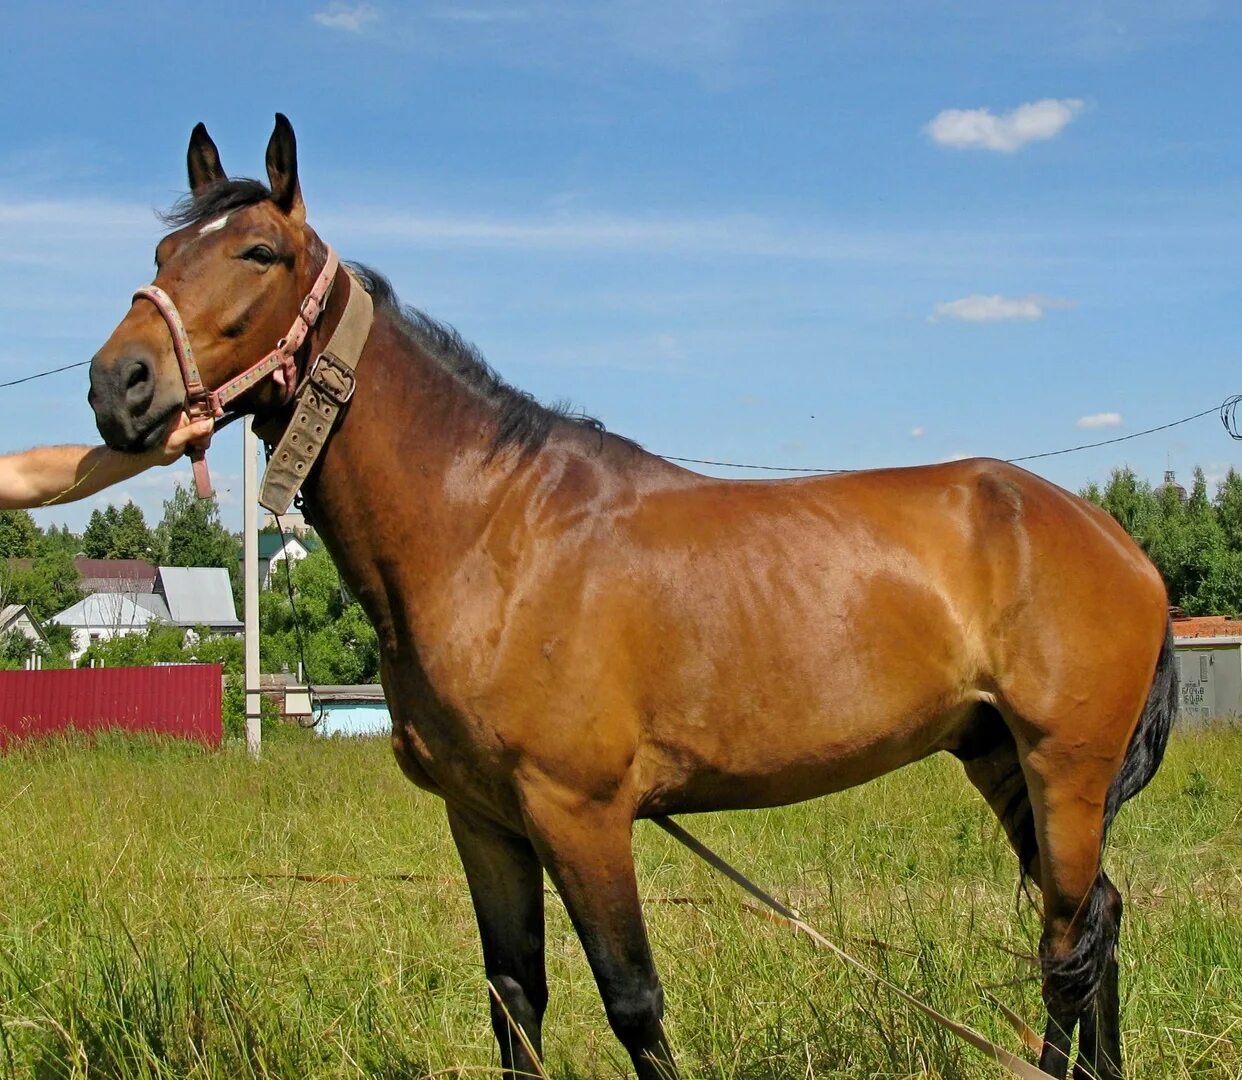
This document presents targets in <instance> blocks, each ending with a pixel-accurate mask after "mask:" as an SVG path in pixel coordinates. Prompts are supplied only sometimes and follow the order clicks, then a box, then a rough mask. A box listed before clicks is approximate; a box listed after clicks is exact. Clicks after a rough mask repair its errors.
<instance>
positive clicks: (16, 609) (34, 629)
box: [0, 604, 47, 645]
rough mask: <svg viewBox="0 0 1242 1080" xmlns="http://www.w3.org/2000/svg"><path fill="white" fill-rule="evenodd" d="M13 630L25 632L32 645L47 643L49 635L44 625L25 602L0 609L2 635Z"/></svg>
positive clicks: (0, 632) (0, 633)
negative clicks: (40, 623)
mask: <svg viewBox="0 0 1242 1080" xmlns="http://www.w3.org/2000/svg"><path fill="white" fill-rule="evenodd" d="M13 630H16V631H18V632H19V633H20V634H23V635H24V636H25V638H26V640H27V641H29V642H30V644H31V645H37V644H39V643H40V642H42V643H43V644H45V645H46V644H47V635H46V634H44V633H43V627H41V626H40V625H39V622H38V620H37V619H36V618H35V617H34V616H33V615H32V614H31V613H30V608H28V607H27V606H26V605H25V604H8V605H6V606H5V607H4V608H3V609H0V637H3V636H4V635H5V634H8V633H10V632H11V631H13Z"/></svg>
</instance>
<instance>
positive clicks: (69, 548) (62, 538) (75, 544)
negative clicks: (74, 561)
mask: <svg viewBox="0 0 1242 1080" xmlns="http://www.w3.org/2000/svg"><path fill="white" fill-rule="evenodd" d="M53 552H64V553H65V554H67V555H69V556H70V557H71V558H73V557H75V556H77V555H78V554H80V553H82V537H80V536H79V535H78V534H77V533H75V532H71V531H70V529H69V526H68V525H62V526H61V527H60V528H59V529H58V528H57V527H56V526H55V525H53V526H51V527H50V528H48V529H46V530H44V533H43V537H42V539H41V540H40V542H39V545H38V549H37V551H36V556H39V555H50V554H52V553H53Z"/></svg>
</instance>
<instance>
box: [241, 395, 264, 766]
mask: <svg viewBox="0 0 1242 1080" xmlns="http://www.w3.org/2000/svg"><path fill="white" fill-rule="evenodd" d="M253 424H254V418H253V417H250V416H247V417H246V431H245V435H244V437H243V439H242V448H243V449H242V452H243V454H244V455H245V458H246V460H245V469H244V471H243V477H244V479H243V483H242V500H243V504H244V507H243V513H242V562H243V579H244V587H245V594H246V601H245V608H246V612H245V616H246V750H247V751H248V752H249V753H250V756H251V757H252V758H255V759H256V760H257V759H258V757H259V753H260V750H261V748H262V742H263V728H262V707H261V702H262V698H261V696H260V694H259V439H258V436H257V435H255V433H254V426H253Z"/></svg>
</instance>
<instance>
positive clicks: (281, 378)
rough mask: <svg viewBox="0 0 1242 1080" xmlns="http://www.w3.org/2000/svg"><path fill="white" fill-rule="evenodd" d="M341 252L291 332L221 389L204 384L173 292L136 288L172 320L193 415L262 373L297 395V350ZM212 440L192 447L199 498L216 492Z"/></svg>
mask: <svg viewBox="0 0 1242 1080" xmlns="http://www.w3.org/2000/svg"><path fill="white" fill-rule="evenodd" d="M338 265H339V264H338V261H337V257H336V252H335V251H333V250H332V249H331V248H330V247H329V248H328V254H327V258H325V259H324V263H323V269H322V270H320V271H319V276H318V277H317V278H316V279H315V284H314V285H312V286H311V291H310V292H308V293H307V294H306V296H305V297H303V299H302V303H301V304H300V305H299V306H298V314H297V317H296V318H295V319H294V320H293V325H292V326H291V327H290V328H289V332H288V333H287V334H286V335H285V336H284V337H282V338H281V339H280V340H279V341H278V342H276V348H274V349H273V350H272V351H271V352H269V353H268V354H267V355H266V356H265V357H263V359H262V360H260V361H259V362H258V363H256V364H253V365H251V366H250V367H248V368H247V369H246V370H245V371H243V372H242V373H241V374H240V375H238V376H236V377H235V378H232V379H230V380H229V381H228V382H226V383H225V384H224V385H223V386H221V387H219V388H218V389H216V390H208V389H207V387H205V386H204V385H203V379H202V376H201V375H200V374H199V372H198V364H197V363H195V361H194V350H193V349H192V348H191V347H190V337H189V335H188V334H187V333H186V331H185V324H184V323H183V322H182V321H181V315H180V313H179V312H178V311H177V305H176V304H174V303H173V301H172V297H171V296H169V295H168V293H166V292H165V291H164V290H163V289H161V288H158V287H157V286H155V285H144V286H143V287H142V288H141V289H139V290H138V291H137V292H135V293H134V299H135V300H149V301H151V303H152V304H154V305H155V310H156V311H158V312H159V313H160V315H161V316H162V317H163V319H164V322H165V323H167V324H168V332H169V333H170V334H171V335H172V343H173V352H175V353H176V354H177V363H178V365H180V367H181V378H182V381H183V382H184V383H185V401H186V404H185V411H186V413H187V415H188V416H189V417H190V419H191V420H205V419H207V418H208V417H209V416H211V417H216V418H219V417H221V416H223V415H224V410H225V408H226V407H227V406H228V404H229V402H231V401H232V400H233V399H234V398H237V397H239V396H240V395H242V394H244V393H245V392H246V391H247V390H249V389H251V388H252V387H253V386H254V385H255V384H256V383H258V382H259V380H260V379H263V378H266V377H267V376H268V375H271V376H272V380H273V381H274V382H275V383H276V384H277V385H279V386H281V387H283V388H284V392H285V400H286V401H287V400H289V398H291V397H292V396H293V393H294V391H295V389H296V384H297V378H298V367H297V359H296V357H297V352H298V349H300V348H301V347H302V343H303V342H304V341H305V340H306V335H307V334H308V333H310V331H311V328H312V327H313V326H314V325H315V324H316V323H317V322H318V321H319V317H320V316H321V315H322V314H323V309H324V308H325V307H326V306H327V303H328V296H329V295H330V294H331V292H332V282H333V281H334V279H335V278H336V271H337V266H338ZM210 444H211V439H210V437H209V438H208V439H207V440H206V442H205V443H204V445H202V446H196V447H193V448H192V449H191V450H190V451H189V457H190V463H191V466H192V467H193V469H194V486H195V488H196V489H197V491H198V497H199V498H200V499H206V498H209V497H210V496H211V494H212V489H211V477H210V476H209V475H208V473H207V447H208V446H209V445H210Z"/></svg>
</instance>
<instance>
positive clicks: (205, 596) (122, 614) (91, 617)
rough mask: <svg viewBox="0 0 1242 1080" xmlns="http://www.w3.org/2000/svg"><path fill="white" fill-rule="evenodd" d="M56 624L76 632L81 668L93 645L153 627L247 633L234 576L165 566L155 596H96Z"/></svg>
mask: <svg viewBox="0 0 1242 1080" xmlns="http://www.w3.org/2000/svg"><path fill="white" fill-rule="evenodd" d="M52 621H53V622H56V623H59V624H60V625H61V626H68V627H69V628H70V629H71V630H72V631H73V648H72V649H71V650H70V658H71V659H72V660H73V661H74V662H75V663H76V662H77V660H78V659H79V658H80V657H81V656H82V654H83V653H84V652H86V650H87V649H88V648H90V645H91V643H92V642H94V641H107V640H109V639H111V638H114V637H119V636H121V635H122V634H132V633H135V632H141V631H143V630H145V629H146V628H147V626H148V625H149V624H150V623H153V622H158V623H162V624H164V625H166V626H175V627H178V628H180V629H184V630H193V629H195V628H198V627H205V628H206V629H207V630H209V631H210V632H212V633H214V634H228V635H233V636H236V635H240V634H241V632H242V623H241V621H240V620H239V619H238V618H237V608H236V606H235V605H234V603H233V586H232V583H231V582H230V581H229V572H228V571H227V570H225V569H223V568H221V567H218V566H189V567H186V566H161V567H159V568H158V570H157V571H156V575H155V582H154V587H153V588H152V589H151V590H150V591H149V592H132V591H129V590H128V589H126V588H122V589H118V590H115V591H108V592H96V593H92V594H91V595H90V596H88V597H86V598H85V599H83V600H79V601H78V602H77V603H76V604H74V605H73V606H72V607H70V608H67V609H66V610H64V611H62V612H61V613H60V614H59V615H54V616H53V617H52Z"/></svg>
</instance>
